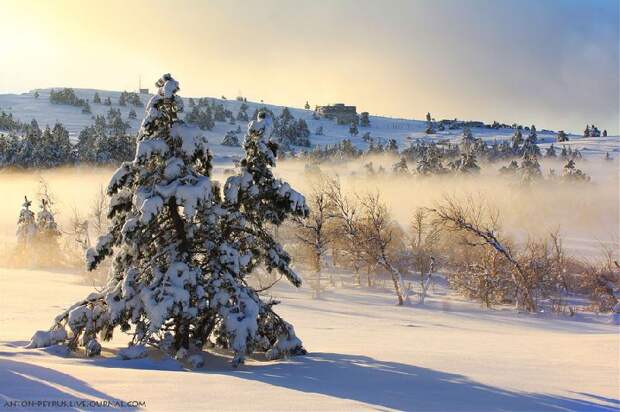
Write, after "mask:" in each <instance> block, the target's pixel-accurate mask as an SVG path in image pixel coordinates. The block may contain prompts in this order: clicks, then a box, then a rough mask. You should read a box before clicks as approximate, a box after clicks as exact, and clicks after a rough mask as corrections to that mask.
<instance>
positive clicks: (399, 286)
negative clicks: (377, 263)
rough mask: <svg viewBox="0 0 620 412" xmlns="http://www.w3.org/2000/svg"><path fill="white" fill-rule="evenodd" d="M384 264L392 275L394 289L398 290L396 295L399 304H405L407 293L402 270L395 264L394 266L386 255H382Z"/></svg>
mask: <svg viewBox="0 0 620 412" xmlns="http://www.w3.org/2000/svg"><path fill="white" fill-rule="evenodd" d="M381 260H382V262H381V263H382V264H383V267H385V268H386V269H387V270H388V271H389V272H390V275H391V276H392V282H393V283H394V291H395V292H396V297H397V298H398V306H402V305H404V304H405V294H404V290H405V288H404V287H403V278H402V276H401V275H400V272H399V271H398V269H396V268H395V267H394V266H392V264H390V262H388V261H387V260H386V259H385V257H382V259H381Z"/></svg>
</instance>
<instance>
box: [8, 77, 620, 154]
mask: <svg viewBox="0 0 620 412" xmlns="http://www.w3.org/2000/svg"><path fill="white" fill-rule="evenodd" d="M50 90H51V89H37V90H32V91H30V92H28V93H23V94H2V95H0V110H1V111H5V112H7V113H12V114H13V116H14V117H15V118H17V119H19V120H21V121H23V122H29V121H30V120H31V119H33V118H34V119H36V120H37V121H38V123H39V124H40V125H41V127H43V126H45V125H46V124H49V125H50V126H53V124H54V123H55V122H61V123H62V124H63V125H64V126H65V127H66V128H67V129H68V130H69V134H70V136H71V137H72V138H73V139H75V138H77V135H78V134H79V132H80V130H82V129H83V128H85V127H86V126H89V125H91V124H92V123H93V118H94V116H95V115H97V114H100V115H105V114H106V113H107V111H108V110H109V108H110V107H113V108H115V109H119V110H120V111H121V113H122V116H123V118H124V119H127V116H128V114H129V110H130V109H131V106H130V105H127V106H119V105H118V98H119V96H120V94H121V93H120V92H117V91H106V90H95V89H74V90H75V93H76V95H77V97H79V98H81V99H85V100H89V101H90V105H91V110H92V114H84V113H82V111H81V108H80V107H75V106H70V105H61V104H52V103H50V101H49V95H50ZM57 90H58V89H57ZM35 91H36V92H38V93H39V97H38V98H35ZM96 92H97V93H98V94H99V95H100V96H101V98H102V100H103V99H105V98H106V97H109V98H110V99H111V101H112V106H106V105H103V104H95V103H92V100H93V96H94V94H95V93H96ZM149 98H150V95H146V94H142V95H141V99H142V101H143V102H144V103H146V101H147V100H148V99H149ZM209 99H210V100H213V101H215V102H217V103H222V104H223V105H224V107H225V108H226V109H229V110H231V111H232V112H233V113H234V114H236V113H237V112H238V110H239V106H240V105H241V102H239V101H236V100H222V99H214V98H209ZM247 104H248V106H249V109H248V113H249V114H250V115H251V114H252V113H253V112H254V110H255V109H258V108H260V107H267V108H268V109H270V110H272V111H273V112H274V113H275V114H276V115H277V114H279V113H280V112H281V111H282V109H283V107H282V106H274V105H270V104H265V103H257V102H247ZM185 106H186V112H187V111H189V108H188V98H185ZM289 109H290V111H291V114H292V115H293V116H294V117H295V118H302V119H304V120H305V121H306V122H307V123H308V126H309V129H310V131H311V133H312V135H311V136H310V141H311V144H312V146H315V145H325V144H330V143H336V142H338V141H340V140H342V139H345V138H351V136H350V135H349V127H348V126H347V125H337V124H336V123H335V122H334V121H331V120H327V119H320V120H315V119H314V118H313V116H312V113H313V112H312V111H311V110H303V109H297V108H289ZM141 111H142V109H141V108H136V112H137V114H138V118H137V119H134V120H129V125H130V126H131V130H132V131H134V132H136V131H137V130H138V128H139V126H140V122H141V118H142V113H141ZM358 111H359V110H358ZM419 115H421V116H423V115H424V114H419ZM370 123H371V124H370V127H368V128H363V127H360V129H359V131H360V132H359V134H358V135H357V136H356V137H353V138H351V139H352V141H353V143H354V144H355V145H356V146H358V147H360V148H365V147H366V143H365V142H364V141H363V140H362V136H363V134H364V133H366V132H370V133H371V135H372V136H373V137H375V138H379V137H380V138H383V139H385V140H387V139H388V138H393V139H396V141H397V142H398V144H399V146H400V147H401V148H404V147H407V146H408V145H409V143H410V142H411V141H413V140H415V139H425V140H434V141H439V140H449V141H452V142H458V141H459V140H460V138H461V136H462V130H458V129H457V130H446V131H443V132H438V133H437V134H434V135H431V136H429V135H427V134H425V133H424V131H425V129H426V122H425V121H420V120H407V119H398V118H389V117H378V116H372V115H371V116H370ZM238 126H241V128H242V129H244V128H245V123H243V122H237V124H236V125H230V124H228V123H226V122H216V123H215V127H214V128H213V129H212V130H209V131H205V132H202V133H204V135H206V136H207V138H208V140H209V143H210V147H211V150H212V152H213V153H214V155H215V160H216V161H218V160H219V161H225V160H226V159H230V157H235V156H238V155H240V154H241V149H240V148H234V147H230V146H223V145H221V144H220V143H221V142H222V139H223V138H224V135H225V134H226V132H227V131H229V130H235V129H237V127H238ZM320 126H322V127H323V135H322V136H317V135H316V134H315V133H314V132H315V131H316V130H317V128H319V127H320ZM540 126H544V125H539V126H538V129H539V130H542V127H540ZM472 132H473V134H474V136H475V137H482V138H483V139H484V140H486V141H493V140H494V139H497V140H498V141H502V140H506V139H509V138H510V136H512V134H513V132H514V130H513V129H510V128H505V129H489V128H472ZM569 137H570V139H571V141H570V142H568V143H567V145H570V146H572V147H573V149H579V150H581V151H582V152H583V154H584V156H586V157H590V156H595V157H599V156H604V155H605V153H606V152H610V153H612V154H613V153H618V154H620V137H619V136H610V137H600V138H582V137H581V136H576V135H569ZM538 138H539V142H540V146H541V147H542V148H544V147H545V146H548V145H549V144H551V143H554V142H555V134H554V133H552V132H548V131H544V130H543V131H539V132H538Z"/></svg>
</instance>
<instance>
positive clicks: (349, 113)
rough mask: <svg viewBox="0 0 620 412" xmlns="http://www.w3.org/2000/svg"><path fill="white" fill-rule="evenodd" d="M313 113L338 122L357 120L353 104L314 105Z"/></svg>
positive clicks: (346, 122) (347, 122)
mask: <svg viewBox="0 0 620 412" xmlns="http://www.w3.org/2000/svg"><path fill="white" fill-rule="evenodd" d="M314 113H315V114H316V115H317V116H318V117H323V118H325V119H330V120H336V123H338V124H351V123H357V121H358V117H357V108H356V107H355V106H345V105H344V103H336V104H332V105H328V106H316V108H315V109H314Z"/></svg>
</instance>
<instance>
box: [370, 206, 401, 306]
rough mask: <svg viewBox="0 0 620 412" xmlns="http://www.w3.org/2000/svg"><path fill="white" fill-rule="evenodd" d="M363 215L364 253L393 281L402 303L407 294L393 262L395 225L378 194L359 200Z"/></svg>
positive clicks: (399, 302) (397, 295)
mask: <svg viewBox="0 0 620 412" xmlns="http://www.w3.org/2000/svg"><path fill="white" fill-rule="evenodd" d="M360 204H361V206H362V209H363V212H364V215H363V229H362V230H363V233H364V235H363V237H364V242H363V245H364V249H365V252H366V254H367V255H368V256H369V257H371V258H372V260H374V262H375V263H376V264H377V265H378V266H380V267H382V268H383V269H385V270H386V271H387V272H388V273H389V274H390V276H391V278H392V282H393V283H394V291H395V293H396V297H397V299H398V304H399V305H404V304H405V302H406V300H407V296H406V295H405V288H404V286H403V280H402V275H401V272H400V270H399V269H398V268H397V267H396V266H395V264H394V263H393V257H394V254H393V251H394V249H393V246H394V244H395V240H396V236H395V235H396V232H397V229H398V227H397V225H396V223H395V222H394V221H393V220H392V218H391V216H390V214H389V211H388V209H387V207H386V205H385V203H383V202H382V201H381V199H380V197H379V195H378V194H374V195H367V196H366V197H364V198H362V199H361V200H360Z"/></svg>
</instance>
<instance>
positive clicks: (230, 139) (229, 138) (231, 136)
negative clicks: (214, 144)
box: [222, 130, 240, 146]
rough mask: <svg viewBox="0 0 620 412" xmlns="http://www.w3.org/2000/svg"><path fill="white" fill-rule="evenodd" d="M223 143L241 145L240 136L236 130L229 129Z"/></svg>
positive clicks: (224, 144) (225, 144)
mask: <svg viewBox="0 0 620 412" xmlns="http://www.w3.org/2000/svg"><path fill="white" fill-rule="evenodd" d="M222 145H223V146H240V144H239V138H238V137H237V135H236V134H235V132H234V131H232V130H229V131H228V132H226V135H224V138H223V139H222Z"/></svg>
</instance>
